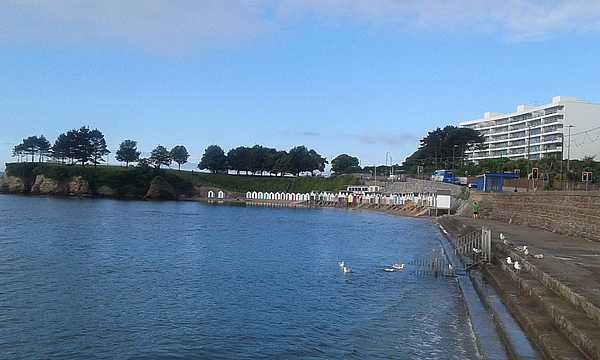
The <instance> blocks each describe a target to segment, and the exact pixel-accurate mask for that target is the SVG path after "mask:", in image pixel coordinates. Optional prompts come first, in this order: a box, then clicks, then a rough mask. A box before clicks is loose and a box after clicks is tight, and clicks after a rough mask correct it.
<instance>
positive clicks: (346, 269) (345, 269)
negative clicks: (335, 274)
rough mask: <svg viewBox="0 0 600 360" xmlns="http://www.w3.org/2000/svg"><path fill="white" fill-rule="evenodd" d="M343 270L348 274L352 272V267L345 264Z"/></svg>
mask: <svg viewBox="0 0 600 360" xmlns="http://www.w3.org/2000/svg"><path fill="white" fill-rule="evenodd" d="M342 271H343V272H344V274H348V273H351V272H352V269H350V268H349V267H348V266H343V267H342Z"/></svg>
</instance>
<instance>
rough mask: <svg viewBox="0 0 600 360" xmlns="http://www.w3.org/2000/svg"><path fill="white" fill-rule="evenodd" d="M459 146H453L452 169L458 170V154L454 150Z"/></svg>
mask: <svg viewBox="0 0 600 360" xmlns="http://www.w3.org/2000/svg"><path fill="white" fill-rule="evenodd" d="M457 147H458V145H456V144H454V146H452V169H453V170H456V156H455V155H454V150H456V148H457Z"/></svg>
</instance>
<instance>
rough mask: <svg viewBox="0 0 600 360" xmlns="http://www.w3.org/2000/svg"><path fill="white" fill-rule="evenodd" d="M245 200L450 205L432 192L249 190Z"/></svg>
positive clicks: (443, 197) (444, 197) (445, 199)
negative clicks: (289, 191) (288, 191)
mask: <svg viewBox="0 0 600 360" xmlns="http://www.w3.org/2000/svg"><path fill="white" fill-rule="evenodd" d="M246 200H266V201H269V200H274V201H294V202H307V203H308V202H320V203H337V204H346V205H348V206H353V205H361V204H376V205H405V204H407V203H413V204H416V205H420V206H429V207H436V208H438V209H450V207H451V196H450V195H449V194H434V193H423V194H421V193H406V194H382V193H374V192H373V193H369V192H367V193H354V192H349V191H339V192H310V193H287V192H260V191H259V192H257V191H252V192H251V191H249V192H247V193H246Z"/></svg>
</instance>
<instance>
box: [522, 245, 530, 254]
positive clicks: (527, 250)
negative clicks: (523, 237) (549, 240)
mask: <svg viewBox="0 0 600 360" xmlns="http://www.w3.org/2000/svg"><path fill="white" fill-rule="evenodd" d="M523 253H524V254H525V256H527V255H529V249H527V246H526V247H525V249H524V250H523Z"/></svg>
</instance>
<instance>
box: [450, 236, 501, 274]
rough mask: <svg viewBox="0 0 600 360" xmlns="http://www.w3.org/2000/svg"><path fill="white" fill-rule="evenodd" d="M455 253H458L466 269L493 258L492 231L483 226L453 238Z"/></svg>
mask: <svg viewBox="0 0 600 360" xmlns="http://www.w3.org/2000/svg"><path fill="white" fill-rule="evenodd" d="M451 242H452V245H453V246H454V253H455V254H456V255H458V257H459V258H460V260H461V261H462V263H463V264H464V265H465V268H466V269H469V268H471V267H473V266H476V265H478V264H481V263H488V262H490V261H491V259H492V231H491V230H490V229H488V228H481V231H473V232H471V233H468V234H466V235H464V236H458V237H457V238H451Z"/></svg>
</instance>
